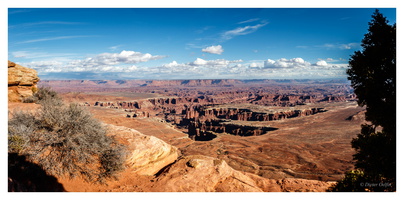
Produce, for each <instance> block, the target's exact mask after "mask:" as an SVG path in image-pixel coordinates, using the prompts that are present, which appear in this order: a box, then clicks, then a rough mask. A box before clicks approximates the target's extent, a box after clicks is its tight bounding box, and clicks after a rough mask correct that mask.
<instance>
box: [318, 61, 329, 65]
mask: <svg viewBox="0 0 404 200" xmlns="http://www.w3.org/2000/svg"><path fill="white" fill-rule="evenodd" d="M316 65H317V66H327V65H328V64H327V62H326V61H324V60H320V61H318V62H316Z"/></svg>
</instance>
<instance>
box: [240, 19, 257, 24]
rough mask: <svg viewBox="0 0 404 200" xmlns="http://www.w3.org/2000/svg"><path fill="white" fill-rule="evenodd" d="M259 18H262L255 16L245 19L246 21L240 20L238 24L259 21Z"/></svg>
mask: <svg viewBox="0 0 404 200" xmlns="http://www.w3.org/2000/svg"><path fill="white" fill-rule="evenodd" d="M258 20H260V18H254V19H249V20H245V21H242V22H239V23H238V24H245V23H250V22H255V21H258Z"/></svg>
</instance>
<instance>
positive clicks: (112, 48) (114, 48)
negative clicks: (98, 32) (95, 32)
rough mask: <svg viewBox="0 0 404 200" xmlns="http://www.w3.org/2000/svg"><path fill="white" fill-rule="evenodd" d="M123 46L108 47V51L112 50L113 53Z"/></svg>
mask: <svg viewBox="0 0 404 200" xmlns="http://www.w3.org/2000/svg"><path fill="white" fill-rule="evenodd" d="M122 46H123V45H116V46H112V47H108V49H110V50H111V51H115V50H117V49H118V48H119V47H122Z"/></svg>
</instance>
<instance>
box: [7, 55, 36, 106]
mask: <svg viewBox="0 0 404 200" xmlns="http://www.w3.org/2000/svg"><path fill="white" fill-rule="evenodd" d="M38 81H39V78H38V75H37V72H36V70H34V69H30V68H27V67H23V66H21V65H18V64H15V63H13V62H11V61H8V101H11V102H21V101H23V99H24V98H27V97H29V96H32V95H33V93H34V92H35V91H37V82H38Z"/></svg>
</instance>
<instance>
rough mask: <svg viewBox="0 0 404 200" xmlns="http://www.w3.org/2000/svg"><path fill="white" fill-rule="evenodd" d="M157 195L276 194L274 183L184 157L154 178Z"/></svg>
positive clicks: (204, 159)
mask: <svg viewBox="0 0 404 200" xmlns="http://www.w3.org/2000/svg"><path fill="white" fill-rule="evenodd" d="M154 190H155V192H157V191H159V192H280V191H281V187H280V186H279V185H277V183H276V181H275V180H270V179H266V178H262V177H259V176H256V175H253V174H250V173H245V172H240V171H237V170H234V169H233V168H231V167H230V166H229V165H228V164H227V163H226V162H225V161H223V160H219V159H215V158H212V157H207V156H197V155H195V156H187V157H184V158H183V159H181V160H179V161H177V162H176V163H174V164H173V165H172V166H171V167H170V168H169V169H166V171H165V172H164V173H162V174H161V175H160V176H159V177H157V179H156V183H155V185H154V187H153V188H152V191H154Z"/></svg>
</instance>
